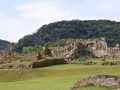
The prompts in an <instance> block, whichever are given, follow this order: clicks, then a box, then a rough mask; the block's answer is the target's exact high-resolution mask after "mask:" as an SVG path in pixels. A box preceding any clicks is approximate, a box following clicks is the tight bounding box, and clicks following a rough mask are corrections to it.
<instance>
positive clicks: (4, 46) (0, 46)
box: [0, 39, 10, 51]
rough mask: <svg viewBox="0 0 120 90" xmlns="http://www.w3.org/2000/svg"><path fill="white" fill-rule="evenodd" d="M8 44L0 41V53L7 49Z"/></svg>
mask: <svg viewBox="0 0 120 90" xmlns="http://www.w3.org/2000/svg"><path fill="white" fill-rule="evenodd" d="M9 44H10V42H8V41H5V40H1V39H0V51H2V50H5V49H8V45H9Z"/></svg>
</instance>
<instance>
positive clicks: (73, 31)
mask: <svg viewBox="0 0 120 90" xmlns="http://www.w3.org/2000/svg"><path fill="white" fill-rule="evenodd" d="M99 37H105V38H106V40H107V43H108V46H115V45H116V44H117V43H120V22H116V21H110V20H84V21H82V20H71V21H59V22H54V23H50V24H48V25H43V26H42V27H40V28H39V29H38V30H37V32H35V33H33V34H31V35H26V36H24V37H23V38H21V39H20V40H19V41H18V44H17V47H18V50H22V48H23V47H27V46H35V45H44V44H45V43H47V42H57V41H59V40H61V39H66V38H74V39H80V38H82V39H88V38H99Z"/></svg>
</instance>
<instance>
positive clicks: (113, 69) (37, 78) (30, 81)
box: [0, 64, 120, 90]
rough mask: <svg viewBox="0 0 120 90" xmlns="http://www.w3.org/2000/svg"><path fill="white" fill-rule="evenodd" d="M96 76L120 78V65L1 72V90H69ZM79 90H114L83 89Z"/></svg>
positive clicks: (59, 66)
mask: <svg viewBox="0 0 120 90" xmlns="http://www.w3.org/2000/svg"><path fill="white" fill-rule="evenodd" d="M95 74H110V75H118V76H120V65H117V66H99V65H79V64H64V65H55V66H49V67H44V68H37V69H26V70H17V69H11V70H4V69H3V70H2V69H1V70H0V90H69V89H70V87H71V86H73V85H74V83H76V82H77V81H79V80H81V79H83V78H85V77H87V76H90V75H95ZM78 90H113V89H104V88H102V89H101V88H99V89H98V88H92V89H89V88H82V89H78Z"/></svg>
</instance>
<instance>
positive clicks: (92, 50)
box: [50, 38, 120, 59]
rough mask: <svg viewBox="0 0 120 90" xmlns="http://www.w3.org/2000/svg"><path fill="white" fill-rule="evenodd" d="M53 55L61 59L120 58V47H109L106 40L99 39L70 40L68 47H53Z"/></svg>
mask: <svg viewBox="0 0 120 90" xmlns="http://www.w3.org/2000/svg"><path fill="white" fill-rule="evenodd" d="M50 50H51V55H52V56H53V57H60V58H68V59H69V58H70V59H72V58H79V57H81V56H85V57H87V58H91V57H98V58H101V57H105V56H108V57H118V56H120V46H119V44H117V45H116V47H114V48H111V47H108V46H107V42H106V39H105V38H99V39H86V40H84V39H71V40H68V41H67V43H66V46H61V47H51V48H50Z"/></svg>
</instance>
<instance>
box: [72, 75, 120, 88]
mask: <svg viewBox="0 0 120 90" xmlns="http://www.w3.org/2000/svg"><path fill="white" fill-rule="evenodd" d="M86 86H87V87H90V86H99V87H106V88H116V89H117V88H119V87H120V77H119V76H113V75H105V74H100V75H93V76H89V77H87V78H84V79H83V80H80V81H78V82H77V83H75V85H74V86H73V87H71V88H70V90H76V89H77V88H82V87H86Z"/></svg>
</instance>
